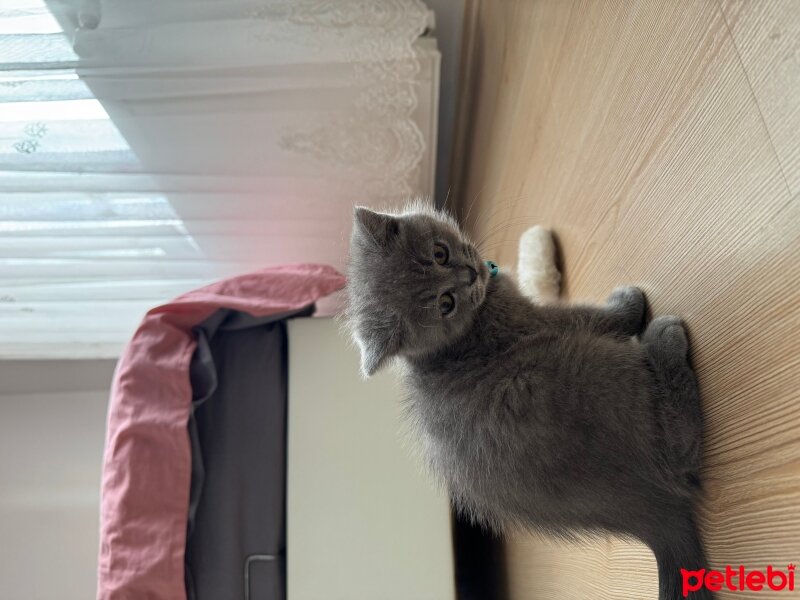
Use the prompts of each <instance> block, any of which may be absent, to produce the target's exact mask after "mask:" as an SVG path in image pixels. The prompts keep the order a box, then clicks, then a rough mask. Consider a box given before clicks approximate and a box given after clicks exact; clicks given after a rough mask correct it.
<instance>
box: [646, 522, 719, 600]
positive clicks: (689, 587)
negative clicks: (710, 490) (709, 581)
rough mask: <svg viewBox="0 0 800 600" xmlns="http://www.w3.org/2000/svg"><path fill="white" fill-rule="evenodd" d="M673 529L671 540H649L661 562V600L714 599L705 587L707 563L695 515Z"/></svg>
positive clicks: (659, 595) (659, 579) (658, 560)
mask: <svg viewBox="0 0 800 600" xmlns="http://www.w3.org/2000/svg"><path fill="white" fill-rule="evenodd" d="M684 525H685V526H684V527H680V528H677V529H676V530H673V531H671V532H670V537H669V539H660V540H658V541H656V542H652V543H650V544H649V545H650V548H651V549H652V550H653V554H655V557H656V564H657V565H658V598H659V600H683V599H684V598H686V599H688V600H713V598H714V594H713V593H712V592H710V591H709V590H708V589H707V588H706V587H705V581H704V579H705V573H706V569H707V562H706V556H705V552H704V551H703V544H702V542H701V541H700V536H699V535H698V532H697V526H696V524H695V521H694V518H692V517H689V518H688V519H687V521H685V523H684Z"/></svg>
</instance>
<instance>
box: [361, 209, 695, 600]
mask: <svg viewBox="0 0 800 600" xmlns="http://www.w3.org/2000/svg"><path fill="white" fill-rule="evenodd" d="M437 243H440V244H445V245H446V246H447V247H448V249H449V253H450V257H449V260H448V261H447V263H446V264H444V265H440V264H437V263H436V262H435V261H434V260H433V248H434V244H437ZM470 269H474V271H475V272H476V273H477V279H474V275H472V274H471V271H470ZM473 279H474V281H473ZM445 292H448V293H450V294H452V296H453V297H454V298H455V304H456V307H455V309H454V310H453V312H452V313H450V314H448V315H446V316H442V314H440V311H439V307H438V304H437V298H438V297H439V296H440V295H441V294H443V293H445ZM348 298H349V304H348V309H347V312H346V319H347V323H348V324H349V326H350V329H351V332H352V334H353V337H354V339H355V340H356V342H357V344H358V346H359V348H360V349H361V355H362V371H363V372H364V374H365V376H369V375H372V374H373V373H374V372H375V371H377V370H378V369H379V368H380V367H381V366H382V365H383V364H385V362H386V361H387V360H389V359H393V358H397V359H399V360H401V361H402V363H403V367H404V368H403V372H404V379H405V384H406V386H407V388H408V392H409V400H408V411H409V416H410V418H411V419H412V421H413V423H414V425H415V428H416V430H417V431H418V433H419V435H420V437H421V439H422V441H423V443H424V444H423V445H424V447H425V448H426V454H427V458H428V460H429V461H430V463H431V466H432V468H433V471H434V472H435V473H436V474H437V475H438V476H439V477H440V478H441V480H442V481H443V482H444V483H445V484H446V486H447V489H448V490H449V492H450V495H451V498H452V500H453V503H454V505H455V507H456V508H457V509H458V510H459V511H461V512H463V513H464V514H466V515H468V516H470V517H471V518H472V519H474V520H475V521H477V522H480V523H483V524H485V525H487V526H489V527H491V528H492V529H494V530H496V531H506V530H508V529H512V528H534V529H537V530H540V531H544V532H547V533H550V534H554V535H557V536H561V537H566V538H574V537H575V536H576V535H586V534H589V535H591V534H593V533H597V532H612V533H615V534H620V535H625V536H632V537H635V538H638V539H640V540H642V541H644V542H645V543H647V544H648V545H649V546H650V547H651V548H652V549H653V552H654V553H655V555H656V559H657V562H658V566H659V573H660V588H661V596H660V597H661V599H662V600H672V599H673V598H680V597H681V594H680V591H681V590H680V585H679V583H680V578H679V573H678V569H679V568H680V567H683V568H686V569H696V568H700V567H703V566H704V561H705V558H704V555H703V550H702V546H701V544H700V541H699V538H698V536H697V531H696V527H695V522H694V513H693V503H694V500H695V496H696V495H697V492H698V490H699V468H700V459H701V428H702V416H701V412H700V403H699V397H698V393H697V385H696V381H695V377H694V373H693V372H692V369H691V367H690V366H689V363H688V358H687V354H688V343H687V340H686V335H685V332H684V329H683V326H682V325H681V322H680V320H679V319H677V318H676V317H659V318H658V319H655V320H653V321H652V322H651V323H650V324H649V325H647V326H645V325H646V320H645V314H646V302H645V298H644V295H643V294H642V292H641V291H640V290H638V289H636V288H630V287H629V288H619V289H617V290H615V291H614V292H613V293H612V294H611V296H610V297H609V299H608V301H607V303H606V304H605V305H604V306H601V307H586V306H573V307H564V306H537V305H534V304H533V303H531V302H530V301H529V300H528V299H527V298H525V297H523V295H522V294H521V293H520V291H519V290H518V288H517V286H516V285H515V283H514V282H513V281H512V280H511V279H510V278H509V277H508V276H507V275H505V274H503V273H502V272H501V273H500V274H499V275H498V276H497V277H495V278H490V277H489V273H488V270H487V268H486V267H485V266H484V264H483V259H482V258H481V257H480V256H479V255H478V252H477V250H476V248H475V247H474V246H473V245H472V244H471V243H470V242H469V240H468V239H467V238H466V236H464V235H463V234H462V233H461V232H460V231H459V228H458V226H457V225H456V223H455V222H454V221H453V220H452V219H450V218H449V217H447V216H445V215H443V214H441V213H438V212H435V211H432V210H429V209H424V208H422V207H419V206H418V207H416V208H415V209H414V210H412V211H410V212H405V213H401V214H396V215H387V214H379V213H374V212H372V211H369V210H367V209H363V208H358V209H356V213H355V222H354V227H353V234H352V238H351V264H350V269H349V281H348ZM634 336H640V337H639V338H638V339H637V338H636V337H634ZM692 597H694V598H695V599H697V598H710V597H711V595H710V594H709V593H708V592H698V593H695V594H694V595H693V596H692Z"/></svg>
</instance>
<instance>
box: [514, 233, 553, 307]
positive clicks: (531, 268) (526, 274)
mask: <svg viewBox="0 0 800 600" xmlns="http://www.w3.org/2000/svg"><path fill="white" fill-rule="evenodd" d="M517 280H518V281H517V283H518V284H519V288H520V290H521V291H522V293H523V294H525V296H527V297H528V298H530V299H531V300H532V301H533V302H535V303H536V304H549V303H552V302H555V301H556V300H558V295H559V292H560V290H561V273H560V272H559V271H558V267H557V266H556V245H555V241H554V240H553V234H552V233H551V232H550V230H548V229H545V228H544V227H541V226H539V225H536V226H535V227H531V228H530V229H528V230H527V231H525V232H524V233H523V234H522V237H520V239H519V257H518V260H517Z"/></svg>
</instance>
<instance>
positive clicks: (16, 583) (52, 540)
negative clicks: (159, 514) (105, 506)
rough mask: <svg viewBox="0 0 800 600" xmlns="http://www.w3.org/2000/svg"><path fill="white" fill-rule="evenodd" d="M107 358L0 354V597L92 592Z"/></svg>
mask: <svg viewBox="0 0 800 600" xmlns="http://www.w3.org/2000/svg"><path fill="white" fill-rule="evenodd" d="M113 367H114V363H113V362H112V361H39V362H36V361H2V362H0V598H9V599H16V598H20V599H22V598H24V599H25V600H40V599H41V600H52V599H54V598H58V599H59V600H89V599H91V598H93V597H94V595H95V577H96V575H95V573H96V564H97V544H98V516H99V491H98V490H99V485H100V464H101V455H102V451H103V436H104V432H105V416H106V404H107V402H108V392H107V390H108V387H109V384H110V381H111V376H112V372H113Z"/></svg>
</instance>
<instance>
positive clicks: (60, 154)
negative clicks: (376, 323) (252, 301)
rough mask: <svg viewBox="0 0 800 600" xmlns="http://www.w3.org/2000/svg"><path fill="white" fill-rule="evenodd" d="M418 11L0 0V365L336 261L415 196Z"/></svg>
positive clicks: (114, 334) (395, 1)
mask: <svg viewBox="0 0 800 600" xmlns="http://www.w3.org/2000/svg"><path fill="white" fill-rule="evenodd" d="M430 25H431V18H430V13H429V11H428V10H427V9H426V8H425V6H424V4H422V2H420V1H419V0H374V1H369V0H367V1H359V2H341V3H331V2H323V1H316V0H287V1H276V0H267V1H256V2H254V1H234V0H215V1H203V0H137V1H136V2H130V1H128V0H103V1H100V0H74V1H73V2H70V1H66V0H59V1H57V2H56V1H55V0H53V1H52V2H50V1H49V0H48V1H44V0H4V1H3V2H2V3H0V358H9V357H14V358H18V357H50V358H52V357H62V358H64V357H72V358H77V357H113V356H116V355H117V354H118V352H119V350H120V349H121V347H122V345H123V344H124V343H125V341H126V340H127V339H128V338H129V336H130V334H131V333H132V331H133V329H134V328H135V326H136V324H137V323H138V322H139V320H140V319H141V317H142V315H143V314H144V312H145V311H146V310H147V309H148V308H150V307H152V306H154V305H156V304H158V303H161V302H163V301H165V300H168V299H169V298H171V297H174V296H175V295H178V294H180V293H182V292H184V291H187V290H189V289H192V288H194V287H197V286H199V285H203V284H205V283H209V282H211V281H213V280H215V279H218V278H220V277H224V276H229V275H233V274H236V273H241V272H246V271H249V270H253V269H256V268H261V267H266V266H271V265H276V264H282V263H287V262H304V261H313V262H324V263H328V264H332V265H334V266H337V267H341V266H342V263H343V260H344V256H345V252H346V240H347V236H348V234H349V223H350V216H351V211H350V207H351V206H352V205H353V204H354V203H363V204H373V205H387V204H393V203H397V202H401V201H404V200H405V199H406V198H407V197H408V196H411V195H416V194H429V193H430V191H431V189H432V178H433V167H432V159H431V156H432V152H431V146H432V145H433V144H434V143H435V133H434V131H435V112H436V102H435V98H436V93H435V87H436V82H437V79H436V77H437V73H438V53H437V52H436V50H435V44H434V43H433V40H431V39H427V40H420V36H421V35H422V34H423V32H424V31H425V30H426V28H427V27H429V26H430Z"/></svg>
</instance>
